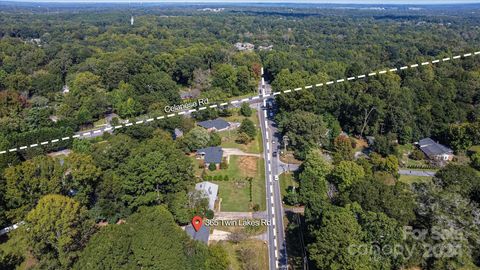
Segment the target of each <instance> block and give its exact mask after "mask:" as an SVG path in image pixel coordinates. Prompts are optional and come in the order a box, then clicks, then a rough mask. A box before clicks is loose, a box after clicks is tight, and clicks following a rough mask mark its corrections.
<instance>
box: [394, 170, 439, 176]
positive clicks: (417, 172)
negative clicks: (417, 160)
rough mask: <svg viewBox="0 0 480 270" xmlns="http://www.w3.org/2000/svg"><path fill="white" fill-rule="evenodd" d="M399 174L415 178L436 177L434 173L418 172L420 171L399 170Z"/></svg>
mask: <svg viewBox="0 0 480 270" xmlns="http://www.w3.org/2000/svg"><path fill="white" fill-rule="evenodd" d="M398 173H399V174H401V175H415V176H428V177H433V176H435V173H436V172H434V171H418V170H399V171H398Z"/></svg>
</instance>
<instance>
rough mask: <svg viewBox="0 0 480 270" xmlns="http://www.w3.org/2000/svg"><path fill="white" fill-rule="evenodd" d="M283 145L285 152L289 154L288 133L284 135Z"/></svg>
mask: <svg viewBox="0 0 480 270" xmlns="http://www.w3.org/2000/svg"><path fill="white" fill-rule="evenodd" d="M282 139H283V147H284V151H283V154H284V155H285V154H287V145H288V140H289V138H288V136H287V135H283V138H282Z"/></svg>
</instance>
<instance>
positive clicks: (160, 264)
mask: <svg viewBox="0 0 480 270" xmlns="http://www.w3.org/2000/svg"><path fill="white" fill-rule="evenodd" d="M219 254H223V252H222V251H220V250H214V251H210V250H209V249H208V248H207V246H205V245H204V244H203V243H200V242H197V241H193V240H191V239H190V238H189V237H188V236H187V235H186V233H185V232H184V231H182V229H181V228H180V227H179V226H178V225H177V224H175V221H174V219H173V217H172V215H171V214H170V213H169V212H168V210H166V209H165V208H164V207H163V206H156V207H142V208H140V209H139V211H138V212H137V213H135V214H133V215H131V216H130V217H129V218H128V219H127V220H126V222H125V224H122V225H118V226H108V227H107V228H104V229H102V230H101V231H100V232H99V233H97V234H96V235H95V236H93V237H92V239H91V240H90V241H89V242H88V244H87V246H86V247H85V249H84V250H83V251H82V253H81V254H80V259H79V261H78V262H77V263H76V264H75V265H74V267H73V269H92V270H93V269H136V268H143V269H165V270H167V269H186V270H194V269H204V268H205V267H206V266H207V265H209V266H212V267H213V266H216V267H219V268H216V269H220V270H226V269H227V268H224V267H225V261H224V260H222V259H220V258H219V257H218V256H219ZM207 269H211V268H207ZM212 270H213V269H212Z"/></svg>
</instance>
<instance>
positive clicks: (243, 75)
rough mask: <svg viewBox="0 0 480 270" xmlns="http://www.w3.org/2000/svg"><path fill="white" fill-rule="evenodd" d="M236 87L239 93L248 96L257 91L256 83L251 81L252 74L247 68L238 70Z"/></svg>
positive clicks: (241, 67)
mask: <svg viewBox="0 0 480 270" xmlns="http://www.w3.org/2000/svg"><path fill="white" fill-rule="evenodd" d="M236 86H237V89H238V92H239V93H242V94H247V93H252V92H253V91H255V87H256V83H255V81H252V79H251V72H250V70H248V67H246V66H239V67H238V68H237V81H236Z"/></svg>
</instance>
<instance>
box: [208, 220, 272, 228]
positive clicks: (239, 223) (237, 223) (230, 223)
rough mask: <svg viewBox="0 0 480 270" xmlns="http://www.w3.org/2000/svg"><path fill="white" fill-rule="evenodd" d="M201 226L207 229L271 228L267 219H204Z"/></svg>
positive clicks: (270, 222) (270, 223)
mask: <svg viewBox="0 0 480 270" xmlns="http://www.w3.org/2000/svg"><path fill="white" fill-rule="evenodd" d="M203 224H204V225H205V226H207V227H217V226H224V227H246V226H271V225H272V221H271V220H268V219H215V218H214V219H204V220H203Z"/></svg>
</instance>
